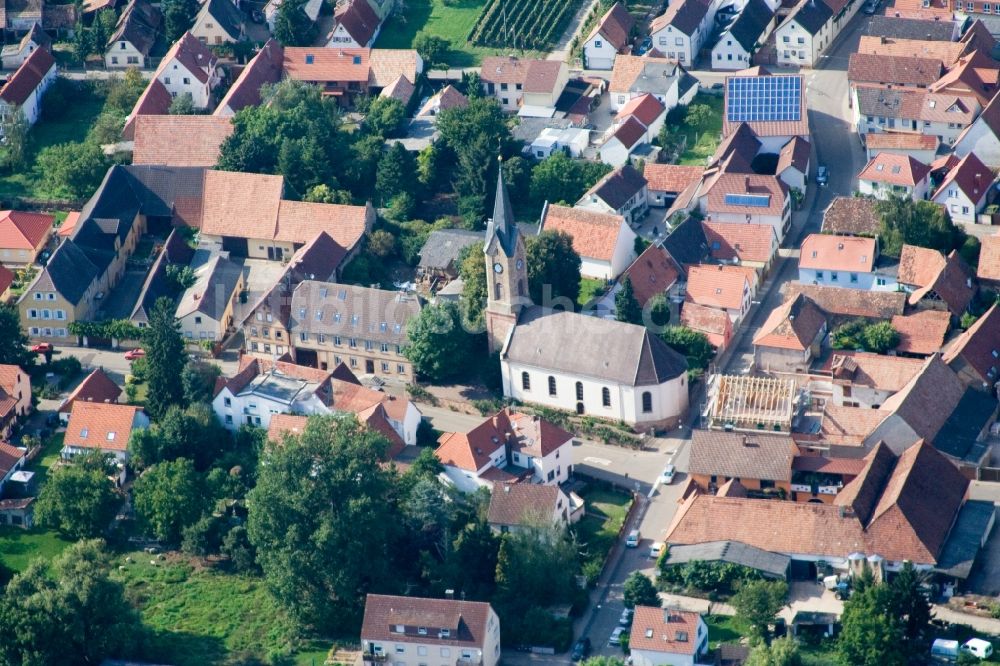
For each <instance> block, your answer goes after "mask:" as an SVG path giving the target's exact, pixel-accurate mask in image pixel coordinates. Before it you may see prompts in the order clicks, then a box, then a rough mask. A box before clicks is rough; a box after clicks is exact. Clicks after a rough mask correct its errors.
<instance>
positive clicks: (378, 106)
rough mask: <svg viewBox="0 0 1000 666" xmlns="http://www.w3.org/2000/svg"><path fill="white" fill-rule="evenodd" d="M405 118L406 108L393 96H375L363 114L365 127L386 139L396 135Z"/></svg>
mask: <svg viewBox="0 0 1000 666" xmlns="http://www.w3.org/2000/svg"><path fill="white" fill-rule="evenodd" d="M405 119H406V108H405V107H404V106H403V103H402V102H400V101H399V100H398V99H395V98H393V97H376V98H375V99H373V100H372V103H371V105H369V107H368V113H367V114H366V115H365V129H366V130H367V131H368V132H370V133H372V134H374V135H375V136H378V137H381V138H383V139H386V138H390V137H393V136H395V135H396V133H397V132H398V131H399V127H400V125H402V124H403V121H404V120H405ZM400 147H402V146H400Z"/></svg>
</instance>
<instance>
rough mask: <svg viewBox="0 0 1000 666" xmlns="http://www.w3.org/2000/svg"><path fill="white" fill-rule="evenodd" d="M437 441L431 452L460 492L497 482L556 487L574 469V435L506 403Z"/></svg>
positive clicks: (445, 434)
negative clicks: (464, 429)
mask: <svg viewBox="0 0 1000 666" xmlns="http://www.w3.org/2000/svg"><path fill="white" fill-rule="evenodd" d="M438 444H439V445H438V448H437V449H436V450H435V451H434V455H436V456H437V458H438V460H440V461H441V464H442V465H443V466H444V474H445V476H447V478H448V481H449V482H450V483H451V484H453V485H454V486H455V487H456V488H458V489H459V490H461V491H462V492H472V491H474V490H476V489H478V488H480V487H486V488H489V487H491V486H492V484H493V483H494V482H496V481H503V482H513V481H517V480H525V481H530V482H531V483H536V484H548V485H556V486H558V485H559V484H562V483H565V482H566V481H568V480H569V475H570V472H572V471H573V435H571V434H569V433H568V432H566V431H565V430H563V429H562V428H560V427H558V426H556V425H554V424H553V423H550V422H549V421H546V420H545V419H543V418H540V417H538V416H530V415H527V414H522V413H520V412H515V411H512V410H511V409H510V408H509V407H508V408H505V409H503V410H501V411H499V412H497V413H496V414H494V415H493V416H490V417H487V418H486V419H485V420H484V421H483V422H482V423H480V424H479V425H477V426H475V427H474V428H472V429H471V430H469V431H468V432H446V433H444V434H443V435H441V437H439V438H438ZM565 506H566V505H564V507H565Z"/></svg>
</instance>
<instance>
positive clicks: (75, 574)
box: [0, 541, 141, 666]
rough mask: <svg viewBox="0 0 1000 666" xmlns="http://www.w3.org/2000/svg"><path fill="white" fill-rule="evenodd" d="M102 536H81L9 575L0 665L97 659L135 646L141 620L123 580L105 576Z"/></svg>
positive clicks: (1, 602)
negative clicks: (48, 558) (89, 538)
mask: <svg viewBox="0 0 1000 666" xmlns="http://www.w3.org/2000/svg"><path fill="white" fill-rule="evenodd" d="M110 565H111V562H110V558H109V556H108V554H107V552H106V551H105V550H104V544H103V542H101V541H80V542H77V543H74V544H73V545H71V546H70V547H69V548H67V549H66V550H65V551H64V552H63V553H62V554H61V555H60V556H59V557H57V558H56V559H55V560H53V561H52V563H51V567H50V566H49V565H48V563H47V562H45V561H44V560H42V559H37V560H35V561H34V562H32V563H31V564H30V565H28V568H27V569H25V570H24V571H23V572H22V573H20V574H18V575H16V576H14V578H13V579H12V580H11V582H10V584H9V585H8V586H7V591H6V594H4V595H2V596H0V627H3V628H4V640H2V641H0V664H5V665H6V664H9V665H11V666H42V665H43V664H99V663H101V662H103V661H104V660H105V659H106V658H109V657H119V658H123V657H124V658H127V657H130V656H131V655H132V653H133V652H134V651H135V648H136V645H137V642H138V639H139V636H140V631H141V625H140V623H139V617H138V615H137V614H136V612H135V611H134V610H133V609H132V607H131V606H130V605H129V604H128V602H127V601H126V600H125V593H124V589H123V587H122V584H121V583H119V582H117V581H113V580H111V579H110V578H109V577H108V570H109V568H110Z"/></svg>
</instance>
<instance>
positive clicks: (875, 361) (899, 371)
mask: <svg viewBox="0 0 1000 666" xmlns="http://www.w3.org/2000/svg"><path fill="white" fill-rule="evenodd" d="M923 367H924V361H923V360H921V359H918V358H906V357H905V356H883V355H882V354H871V353H868V352H856V351H850V350H836V351H834V352H833V353H832V354H831V355H830V357H829V358H828V359H827V361H826V363H825V364H824V365H823V368H822V370H823V371H824V372H829V373H830V374H831V376H832V377H833V380H834V382H835V383H848V382H849V383H851V384H854V385H857V386H866V387H868V388H871V389H876V390H879V391H889V392H890V393H895V392H897V391H901V390H903V388H904V387H905V386H906V385H907V384H908V383H909V382H910V380H912V379H913V378H914V377H916V376H917V375H918V374H919V373H920V371H921V370H922V369H923Z"/></svg>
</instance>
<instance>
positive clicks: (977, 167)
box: [931, 153, 996, 204]
mask: <svg viewBox="0 0 1000 666" xmlns="http://www.w3.org/2000/svg"><path fill="white" fill-rule="evenodd" d="M994 180H996V177H995V176H994V175H993V172H992V171H991V170H990V168H989V167H988V166H986V165H985V164H983V162H982V160H980V159H979V158H978V157H976V154H975V153H969V154H968V155H966V156H965V157H963V158H962V160H961V161H960V162H959V163H958V165H957V166H956V167H955V168H954V169H952V170H951V171H949V172H948V175H947V176H945V178H944V180H943V181H941V185H939V186H938V189H937V191H936V192H935V193H934V195H933V196H932V197H931V198H932V199H936V198H937V197H938V196H939V195H941V194H942V193H947V192H948V189H949V188H950V187H952V186H954V187H957V188H958V189H959V190H961V192H962V193H963V194H965V196H967V197H968V198H969V201H971V202H972V203H973V204H976V203H979V200H980V199H982V198H983V196H984V195H986V193H987V192H988V191H989V189H990V186H991V185H992V184H993V181H994Z"/></svg>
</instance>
